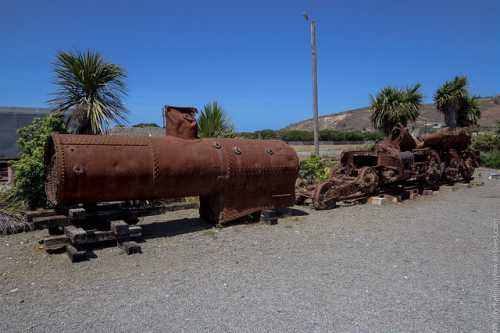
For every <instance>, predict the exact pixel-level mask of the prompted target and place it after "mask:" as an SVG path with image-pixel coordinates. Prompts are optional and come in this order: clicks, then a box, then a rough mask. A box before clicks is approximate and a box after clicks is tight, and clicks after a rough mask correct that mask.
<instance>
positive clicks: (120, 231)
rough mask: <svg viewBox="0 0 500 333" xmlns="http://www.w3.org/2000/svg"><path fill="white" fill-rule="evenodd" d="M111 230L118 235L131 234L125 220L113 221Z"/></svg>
mask: <svg viewBox="0 0 500 333" xmlns="http://www.w3.org/2000/svg"><path fill="white" fill-rule="evenodd" d="M111 231H112V232H113V233H114V234H115V235H116V236H125V235H128V234H129V226H128V224H127V223H125V221H121V220H119V221H111Z"/></svg>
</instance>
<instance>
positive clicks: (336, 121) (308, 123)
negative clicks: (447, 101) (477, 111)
mask: <svg viewBox="0 0 500 333" xmlns="http://www.w3.org/2000/svg"><path fill="white" fill-rule="evenodd" d="M479 104H480V108H481V120H480V121H479V125H480V126H481V127H494V126H495V124H496V122H497V121H500V104H496V103H495V101H494V99H493V98H490V97H487V98H481V99H480V100H479ZM426 123H427V126H432V125H433V124H437V123H443V116H442V115H441V113H439V112H438V111H437V110H436V108H435V107H434V105H433V104H424V105H422V107H421V113H420V117H419V118H418V120H417V124H416V125H417V126H418V127H423V126H425V124H426ZM319 126H320V129H335V130H341V131H342V130H344V131H373V127H372V125H371V123H370V110H369V109H368V108H367V107H366V108H360V109H354V110H349V111H344V112H339V113H335V114H329V115H326V116H321V117H320V118H319ZM312 128H313V124H312V119H307V120H304V121H301V122H298V123H294V124H290V125H288V126H287V127H286V129H296V130H311V131H312Z"/></svg>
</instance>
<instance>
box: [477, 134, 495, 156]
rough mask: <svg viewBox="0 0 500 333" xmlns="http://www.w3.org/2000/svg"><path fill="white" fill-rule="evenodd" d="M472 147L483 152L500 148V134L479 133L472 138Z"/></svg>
mask: <svg viewBox="0 0 500 333" xmlns="http://www.w3.org/2000/svg"><path fill="white" fill-rule="evenodd" d="M472 148H473V149H477V150H479V151H481V152H489V151H492V150H500V136H499V135H496V134H494V133H479V134H477V135H476V136H474V137H473V139H472Z"/></svg>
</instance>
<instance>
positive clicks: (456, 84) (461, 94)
mask: <svg viewBox="0 0 500 333" xmlns="http://www.w3.org/2000/svg"><path fill="white" fill-rule="evenodd" d="M467 96H468V91H467V78H466V77H465V76H456V77H455V78H454V79H453V80H451V81H446V82H445V83H444V84H443V85H442V86H441V87H439V89H438V90H437V91H436V93H435V94H434V104H435V105H436V108H437V109H438V111H440V112H441V113H443V114H444V117H445V123H446V125H447V126H448V127H452V128H453V127H456V126H457V119H458V117H459V116H458V113H459V112H460V109H461V108H462V105H463V103H464V99H465V98H466V97H467Z"/></svg>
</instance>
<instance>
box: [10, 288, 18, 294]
mask: <svg viewBox="0 0 500 333" xmlns="http://www.w3.org/2000/svg"><path fill="white" fill-rule="evenodd" d="M18 290H19V289H18V288H14V289H12V290H10V291H9V294H13V293H15V292H17V291H18Z"/></svg>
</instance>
